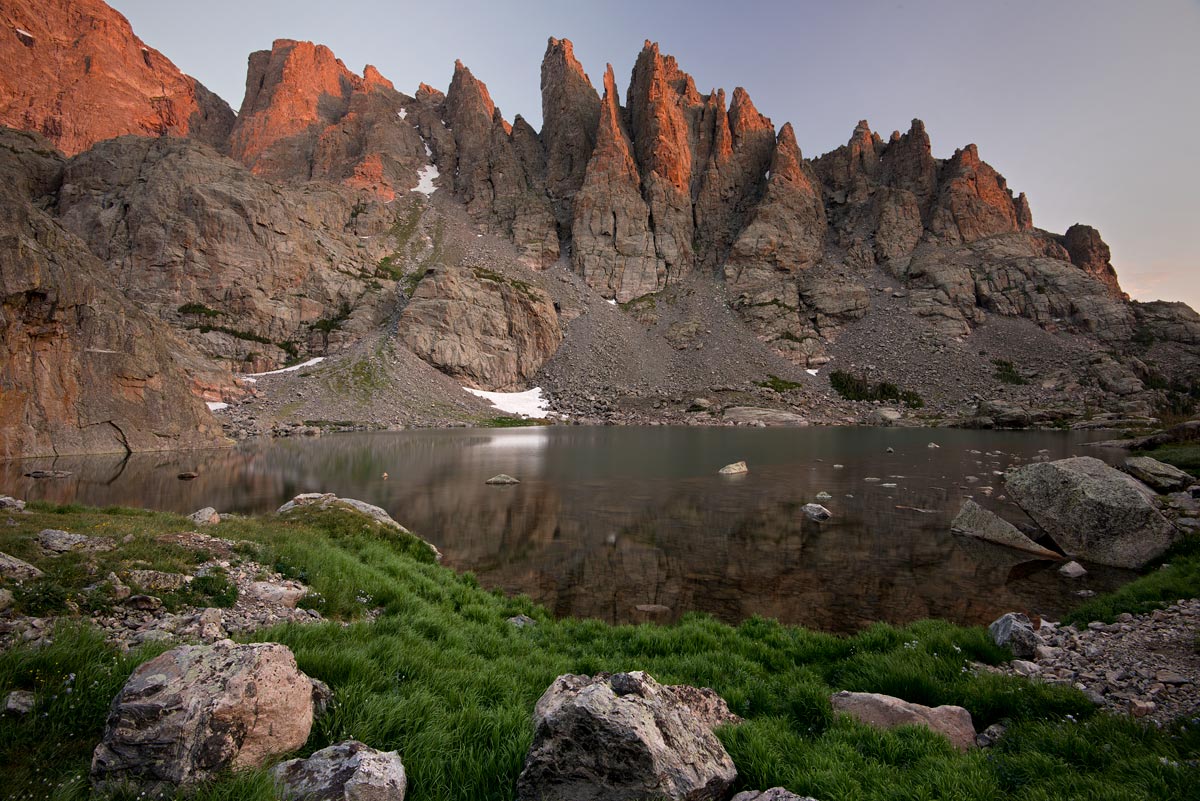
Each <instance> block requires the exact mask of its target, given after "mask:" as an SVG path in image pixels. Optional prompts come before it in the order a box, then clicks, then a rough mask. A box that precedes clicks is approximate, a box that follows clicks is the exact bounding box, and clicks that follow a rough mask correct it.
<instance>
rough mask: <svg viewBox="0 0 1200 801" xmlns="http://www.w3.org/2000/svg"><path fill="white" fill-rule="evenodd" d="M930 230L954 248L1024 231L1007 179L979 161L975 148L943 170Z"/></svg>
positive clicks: (960, 153)
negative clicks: (1019, 221) (987, 238)
mask: <svg viewBox="0 0 1200 801" xmlns="http://www.w3.org/2000/svg"><path fill="white" fill-rule="evenodd" d="M929 230H930V232H931V233H933V234H934V235H936V236H937V237H938V238H939V239H941V240H943V241H946V242H949V243H952V244H958V243H970V242H974V241H975V240H977V239H983V238H984V237H988V236H993V235H995V234H1004V233H1011V232H1013V231H1019V230H1021V225H1020V224H1019V223H1018V222H1017V203H1016V201H1015V200H1014V199H1013V194H1012V191H1011V190H1009V188H1008V184H1007V183H1006V182H1005V180H1004V176H1003V175H1001V174H1000V173H998V172H996V171H995V170H994V169H992V168H991V166H989V165H988V164H987V163H986V162H985V161H983V160H982V159H980V158H979V149H978V148H976V147H975V145H967V146H966V147H964V148H963V149H961V150H956V151H954V156H953V157H952V158H951V159H950V160H949V161H948V162H946V164H945V165H944V166H943V167H942V172H941V181H940V186H939V187H938V199H937V202H936V203H935V205H934V209H933V214H932V216H931V218H930V221H929Z"/></svg>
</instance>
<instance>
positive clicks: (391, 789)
mask: <svg viewBox="0 0 1200 801" xmlns="http://www.w3.org/2000/svg"><path fill="white" fill-rule="evenodd" d="M271 775H272V776H274V777H275V782H276V785H277V786H278V788H279V795H280V797H281V798H283V799H286V800H287V801H404V794H405V792H406V791H407V790H408V777H407V776H406V775H405V773H404V765H403V764H402V763H401V762H400V755H399V754H397V753H396V752H395V751H377V750H376V749H374V748H371V747H369V746H367V745H364V744H363V743H360V742H358V741H357V740H346V741H345V742H341V743H338V744H337V745H331V746H329V747H328V748H322V749H321V750H320V751H317V752H316V753H315V754H313V755H312V756H310V757H309V758H308V759H290V760H288V761H287V762H282V763H280V764H278V765H276V766H275V767H274V768H273V769H272V770H271Z"/></svg>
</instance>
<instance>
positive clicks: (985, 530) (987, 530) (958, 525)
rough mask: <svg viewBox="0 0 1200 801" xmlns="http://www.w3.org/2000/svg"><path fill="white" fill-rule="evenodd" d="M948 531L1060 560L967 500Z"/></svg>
mask: <svg viewBox="0 0 1200 801" xmlns="http://www.w3.org/2000/svg"><path fill="white" fill-rule="evenodd" d="M950 530H951V531H953V532H954V533H955V534H962V535H963V536H966V537H975V538H976V539H981V540H986V541H987V542H991V543H995V544H996V545H1004V546H1006V547H1008V548H1016V549H1017V550H1018V551H1025V552H1026V553H1030V554H1033V555H1034V556H1038V557H1041V558H1042V559H1059V558H1061V557H1060V556H1059V555H1058V554H1056V553H1055V552H1054V551H1052V550H1050V549H1049V548H1043V547H1042V546H1040V545H1038V544H1037V543H1036V542H1034V541H1033V540H1031V539H1029V537H1026V536H1025V535H1024V534H1022V533H1021V530H1020V529H1018V528H1017V527H1016V526H1014V525H1013V524H1012V523H1010V522H1008V521H1007V520H1005V519H1003V518H1002V517H1000V516H999V515H997V514H995V513H993V512H989V511H988V510H987V509H984V508H983V507H982V506H980V505H979V504H977V503H975V501H973V500H971V499H970V498H968V499H967V500H965V501H963V505H962V509H960V510H959V512H958V516H957V517H955V518H954V522H952V523H951V524H950Z"/></svg>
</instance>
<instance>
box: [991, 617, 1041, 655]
mask: <svg viewBox="0 0 1200 801" xmlns="http://www.w3.org/2000/svg"><path fill="white" fill-rule="evenodd" d="M988 634H990V635H992V642H994V643H996V645H999V646H1000V647H1001V648H1004V647H1008V648H1010V649H1012V652H1013V656H1015V657H1017V658H1018V659H1032V658H1033V657H1034V655H1035V654H1036V653H1037V647H1038V645H1040V644H1041V641H1040V640H1039V639H1038V636H1037V632H1036V631H1034V630H1033V623H1032V622H1031V621H1030V620H1029V618H1028V617H1027V616H1026V615H1023V614H1021V613H1020V612H1008V613H1007V614H1004V615H1001V616H1000V617H998V618H997V619H996V620H994V621H992V624H991V625H990V626H988Z"/></svg>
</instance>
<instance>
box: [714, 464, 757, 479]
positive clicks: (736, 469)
mask: <svg viewBox="0 0 1200 801" xmlns="http://www.w3.org/2000/svg"><path fill="white" fill-rule="evenodd" d="M717 472H718V473H720V474H721V475H723V476H735V475H739V474H741V473H749V472H750V468H749V467H746V463H745V462H734V463H733V464H727V465H725V466H724V467H722V468H721V469H720V470H718V471H717Z"/></svg>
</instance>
